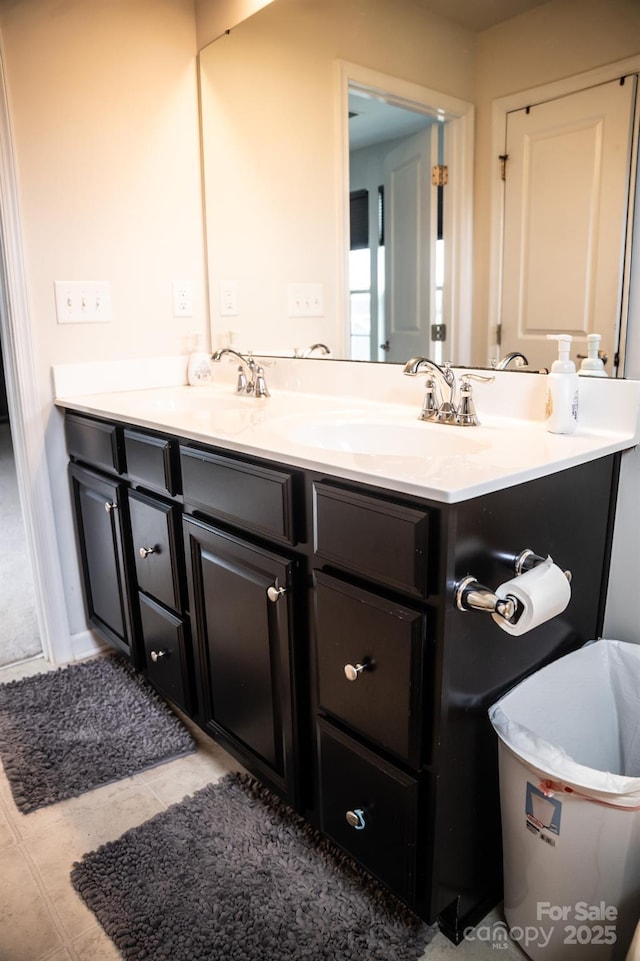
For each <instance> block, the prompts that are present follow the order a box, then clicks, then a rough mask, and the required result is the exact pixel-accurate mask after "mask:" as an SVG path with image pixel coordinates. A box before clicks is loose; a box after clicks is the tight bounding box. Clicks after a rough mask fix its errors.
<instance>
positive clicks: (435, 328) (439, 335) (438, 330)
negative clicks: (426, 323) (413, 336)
mask: <svg viewBox="0 0 640 961" xmlns="http://www.w3.org/2000/svg"><path fill="white" fill-rule="evenodd" d="M446 339H447V325H446V324H431V340H432V341H434V343H435V341H443V340H446Z"/></svg>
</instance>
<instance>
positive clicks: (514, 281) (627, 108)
mask: <svg viewBox="0 0 640 961" xmlns="http://www.w3.org/2000/svg"><path fill="white" fill-rule="evenodd" d="M636 79H637V78H636V77H626V78H623V80H619V79H616V80H614V81H611V82H609V83H604V84H599V85H598V86H594V87H591V88H589V89H586V90H581V91H579V92H577V93H572V94H569V95H567V96H564V97H559V98H558V99H555V100H550V101H547V102H546V103H537V104H533V105H531V106H530V107H527V108H524V109H521V110H515V111H512V112H511V113H509V114H507V129H506V144H505V150H504V153H505V154H506V158H507V159H506V165H505V178H506V179H505V219H504V248H503V270H502V316H501V353H502V355H503V356H504V355H506V354H508V353H509V352H510V351H521V352H522V353H523V354H525V355H526V356H527V358H528V360H529V364H530V366H531V367H533V368H536V367H543V366H548V365H549V362H550V358H553V357H554V356H555V354H554V351H553V350H552V349H551V348H550V345H549V344H548V342H547V339H546V335H547V334H558V333H568V334H571V335H572V336H573V338H574V341H575V343H574V344H573V351H572V356H573V358H574V359H577V360H578V362H579V358H580V355H582V356H584V355H585V354H586V344H587V341H586V338H587V334H590V333H597V334H600V335H601V337H602V341H601V347H602V350H603V352H604V354H605V355H606V356H607V357H608V364H607V365H606V370H607V372H608V373H609V374H610V375H611V374H615V373H616V363H615V358H616V354H617V350H618V339H619V332H620V320H621V317H620V314H621V293H622V279H623V268H624V236H625V228H626V222H627V205H628V196H629V169H630V158H631V142H632V118H633V107H634V102H635V92H636Z"/></svg>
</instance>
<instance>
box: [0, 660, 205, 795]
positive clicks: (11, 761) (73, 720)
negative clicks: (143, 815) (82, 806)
mask: <svg viewBox="0 0 640 961" xmlns="http://www.w3.org/2000/svg"><path fill="white" fill-rule="evenodd" d="M195 747H196V745H195V741H194V740H193V738H192V737H191V734H190V733H189V731H188V730H187V729H186V728H185V726H184V725H183V724H182V722H181V721H180V720H179V718H178V717H176V715H175V714H174V713H173V712H172V711H171V710H170V709H169V707H168V706H167V705H166V704H165V702H164V701H163V700H162V699H161V698H160V697H159V696H158V695H157V694H156V693H155V691H154V690H153V688H152V687H151V685H150V684H149V682H148V681H147V680H146V679H145V678H143V677H141V676H140V675H138V674H136V673H135V672H134V670H133V668H132V667H131V666H130V665H129V663H128V662H127V661H125V660H124V659H122V658H120V657H118V656H116V655H111V656H109V657H100V658H97V659H95V660H91V661H84V662H82V663H80V664H72V665H71V666H70V667H64V668H60V669H59V670H56V671H50V672H49V673H45V674H35V675H33V676H31V677H25V678H22V679H21V680H19V681H10V682H9V683H8V684H1V685H0V759H1V760H2V763H3V765H4V770H5V773H6V775H7V778H8V780H9V784H10V786H11V791H12V793H13V799H14V801H15V803H16V806H17V807H18V809H19V810H20V811H22V812H23V813H24V814H28V813H30V812H31V811H35V810H37V809H38V808H41V807H45V806H46V805H49V804H55V803H56V802H57V801H62V800H64V799H65V798H70V797H75V796H77V795H79V794H83V793H84V792H85V791H89V790H91V789H92V788H96V787H101V786H102V785H104V784H108V783H110V782H112V781H118V780H120V779H121V778H125V777H130V776H131V775H132V774H138V773H140V771H144V770H146V769H147V768H150V767H155V766H156V765H158V764H162V763H164V762H166V761H170V760H173V759H174V758H176V757H180V756H181V755H183V754H191V753H192V752H193V751H195Z"/></svg>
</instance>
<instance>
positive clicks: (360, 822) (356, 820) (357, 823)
mask: <svg viewBox="0 0 640 961" xmlns="http://www.w3.org/2000/svg"><path fill="white" fill-rule="evenodd" d="M345 817H346V819H347V824H348V825H349V826H350V827H352V828H354V830H356V831H364V829H365V828H366V826H367V822H366V821H365V819H364V810H363V808H354V809H353V811H347V813H346V814H345Z"/></svg>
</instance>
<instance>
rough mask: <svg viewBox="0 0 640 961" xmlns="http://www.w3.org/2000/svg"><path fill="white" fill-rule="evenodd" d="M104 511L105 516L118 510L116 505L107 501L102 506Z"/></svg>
mask: <svg viewBox="0 0 640 961" xmlns="http://www.w3.org/2000/svg"><path fill="white" fill-rule="evenodd" d="M104 509H105V510H106V512H107V514H110V513H111V511H115V510H117V509H118V505H117V504H116V503H114V501H107V502H106V504H105V505H104Z"/></svg>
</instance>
